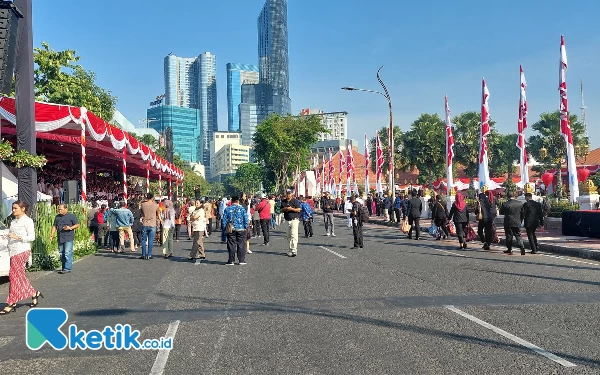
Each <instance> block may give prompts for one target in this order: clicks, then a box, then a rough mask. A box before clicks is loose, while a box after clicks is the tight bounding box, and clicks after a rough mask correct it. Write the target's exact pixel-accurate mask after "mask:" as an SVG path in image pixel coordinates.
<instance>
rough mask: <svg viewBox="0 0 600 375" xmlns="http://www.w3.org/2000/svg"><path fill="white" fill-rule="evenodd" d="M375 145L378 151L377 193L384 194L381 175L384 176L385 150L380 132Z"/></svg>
mask: <svg viewBox="0 0 600 375" xmlns="http://www.w3.org/2000/svg"><path fill="white" fill-rule="evenodd" d="M375 145H376V147H377V150H376V154H377V160H376V163H377V164H376V179H377V182H376V186H375V189H376V190H377V193H383V187H382V186H381V175H382V168H383V150H382V149H381V140H380V139H379V132H377V138H375Z"/></svg>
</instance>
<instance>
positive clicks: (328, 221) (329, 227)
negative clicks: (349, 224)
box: [322, 193, 335, 237]
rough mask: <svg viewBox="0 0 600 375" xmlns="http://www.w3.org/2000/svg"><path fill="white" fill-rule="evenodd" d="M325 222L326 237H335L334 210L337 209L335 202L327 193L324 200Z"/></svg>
mask: <svg viewBox="0 0 600 375" xmlns="http://www.w3.org/2000/svg"><path fill="white" fill-rule="evenodd" d="M322 205H323V220H324V221H325V235H326V236H333V237H335V231H334V229H335V228H334V224H333V210H334V208H335V201H334V200H333V199H331V195H330V194H329V193H325V195H324V198H323V203H322Z"/></svg>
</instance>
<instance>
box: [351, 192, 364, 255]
mask: <svg viewBox="0 0 600 375" xmlns="http://www.w3.org/2000/svg"><path fill="white" fill-rule="evenodd" d="M350 203H352V209H351V210H350V218H351V220H352V235H353V237H354V246H353V247H352V249H358V248H359V247H360V248H361V249H362V248H363V221H362V217H361V216H360V207H361V206H362V205H361V204H360V203H359V202H357V201H356V197H355V196H352V198H350Z"/></svg>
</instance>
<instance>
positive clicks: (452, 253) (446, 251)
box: [430, 247, 467, 258]
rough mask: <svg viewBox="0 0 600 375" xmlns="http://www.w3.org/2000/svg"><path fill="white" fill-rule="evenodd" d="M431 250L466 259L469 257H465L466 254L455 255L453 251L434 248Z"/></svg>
mask: <svg viewBox="0 0 600 375" xmlns="http://www.w3.org/2000/svg"><path fill="white" fill-rule="evenodd" d="M430 249H431V250H434V251H440V252H442V253H446V254H451V255H456V256H457V257H465V258H466V257H467V256H466V255H464V254H458V253H455V252H452V251H448V250H442V249H434V248H432V247H430Z"/></svg>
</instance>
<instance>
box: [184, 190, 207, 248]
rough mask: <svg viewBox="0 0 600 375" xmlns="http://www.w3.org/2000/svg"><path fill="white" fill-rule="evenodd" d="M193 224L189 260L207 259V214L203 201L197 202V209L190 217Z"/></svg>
mask: <svg viewBox="0 0 600 375" xmlns="http://www.w3.org/2000/svg"><path fill="white" fill-rule="evenodd" d="M190 221H191V224H192V250H191V251H190V257H189V258H188V260H196V259H206V255H205V253H204V239H203V235H204V231H205V230H206V214H205V212H204V205H203V204H202V201H199V200H197V201H196V202H195V209H194V211H192V214H191V216H190Z"/></svg>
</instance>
